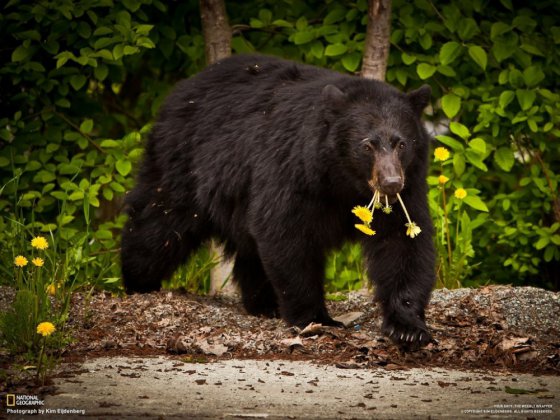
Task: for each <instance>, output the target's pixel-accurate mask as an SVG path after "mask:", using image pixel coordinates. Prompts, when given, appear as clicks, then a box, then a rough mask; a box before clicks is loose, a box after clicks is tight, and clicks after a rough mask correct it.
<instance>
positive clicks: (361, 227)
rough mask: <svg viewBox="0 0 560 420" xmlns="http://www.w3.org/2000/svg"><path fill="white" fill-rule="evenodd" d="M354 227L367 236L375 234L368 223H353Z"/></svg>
mask: <svg viewBox="0 0 560 420" xmlns="http://www.w3.org/2000/svg"><path fill="white" fill-rule="evenodd" d="M354 227H355V228H356V229H358V230H359V231H360V232H362V233H365V234H366V235H369V236H373V235H375V230H373V229H372V228H370V227H369V226H368V225H365V224H363V225H354Z"/></svg>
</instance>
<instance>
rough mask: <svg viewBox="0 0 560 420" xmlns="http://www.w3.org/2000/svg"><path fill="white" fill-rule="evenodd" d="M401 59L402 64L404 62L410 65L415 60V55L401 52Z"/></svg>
mask: <svg viewBox="0 0 560 420" xmlns="http://www.w3.org/2000/svg"><path fill="white" fill-rule="evenodd" d="M401 59H402V62H403V63H404V64H406V65H407V66H410V65H411V64H412V63H414V62H415V61H416V56H415V55H411V54H407V53H405V52H403V53H402V54H401Z"/></svg>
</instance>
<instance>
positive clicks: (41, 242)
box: [31, 236, 49, 250]
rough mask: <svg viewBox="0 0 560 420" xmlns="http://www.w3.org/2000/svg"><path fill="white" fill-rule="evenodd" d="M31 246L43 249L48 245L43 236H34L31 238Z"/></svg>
mask: <svg viewBox="0 0 560 420" xmlns="http://www.w3.org/2000/svg"><path fill="white" fill-rule="evenodd" d="M31 246H32V247H33V248H37V249H41V250H44V249H47V248H48V247H49V243H48V242H47V240H46V239H45V237H44V236H36V237H35V238H33V239H31Z"/></svg>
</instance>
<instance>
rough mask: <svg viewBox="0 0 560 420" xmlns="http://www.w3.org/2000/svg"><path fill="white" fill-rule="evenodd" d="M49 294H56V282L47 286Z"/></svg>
mask: <svg viewBox="0 0 560 420" xmlns="http://www.w3.org/2000/svg"><path fill="white" fill-rule="evenodd" d="M47 294H48V295H49V296H54V295H56V286H55V285H54V283H51V284H49V285H48V286H47Z"/></svg>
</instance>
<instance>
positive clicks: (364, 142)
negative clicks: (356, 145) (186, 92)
mask: <svg viewBox="0 0 560 420" xmlns="http://www.w3.org/2000/svg"><path fill="white" fill-rule="evenodd" d="M362 147H363V149H364V151H366V152H371V151H372V150H373V145H372V144H371V142H370V140H369V137H366V138H365V139H363V140H362Z"/></svg>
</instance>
